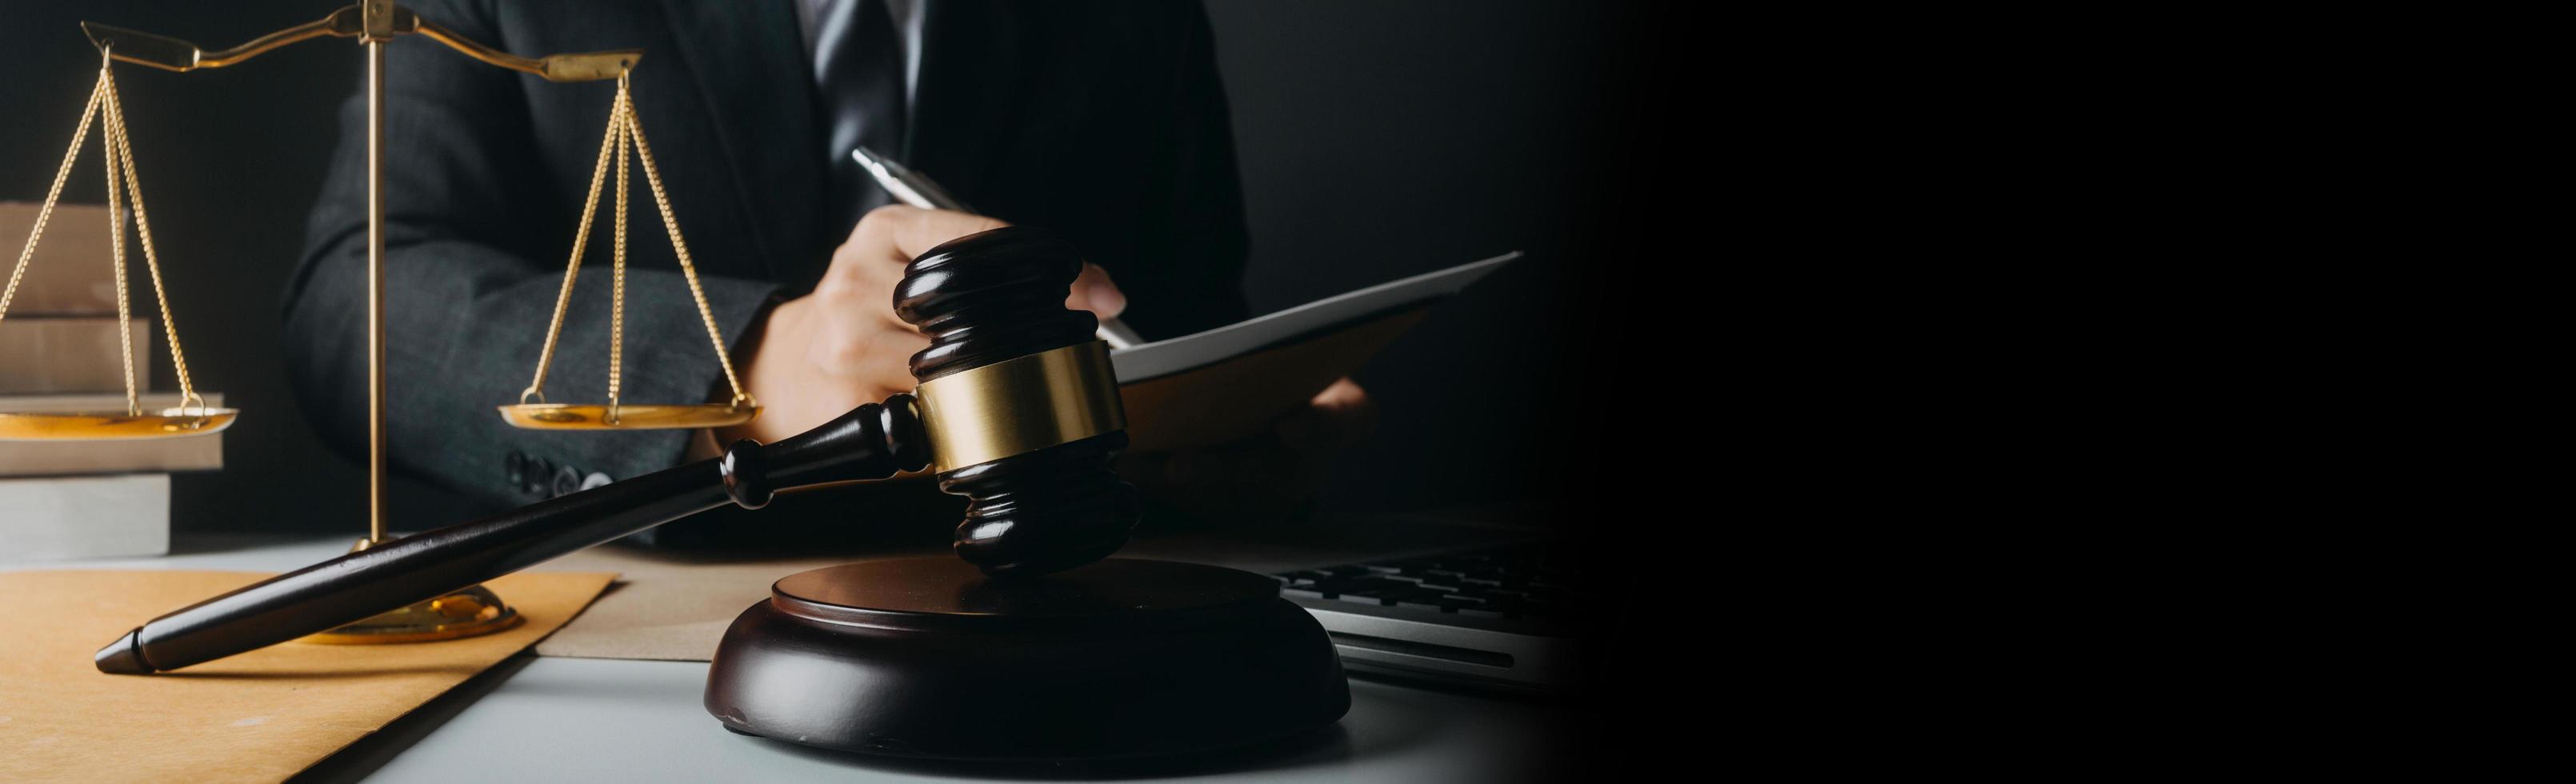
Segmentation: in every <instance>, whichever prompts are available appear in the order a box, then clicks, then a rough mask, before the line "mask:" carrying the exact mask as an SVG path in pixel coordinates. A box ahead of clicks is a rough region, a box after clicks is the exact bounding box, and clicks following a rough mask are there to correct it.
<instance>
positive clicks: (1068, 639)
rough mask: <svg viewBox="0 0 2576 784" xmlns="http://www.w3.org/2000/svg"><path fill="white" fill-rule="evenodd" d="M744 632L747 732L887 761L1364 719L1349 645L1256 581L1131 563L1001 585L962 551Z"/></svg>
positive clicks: (738, 636)
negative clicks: (1340, 647)
mask: <svg viewBox="0 0 2576 784" xmlns="http://www.w3.org/2000/svg"><path fill="white" fill-rule="evenodd" d="M770 592H771V598H770V599H769V600H768V601H765V602H761V603H759V604H755V605H752V606H751V608H750V609H748V610H745V611H743V614H742V616H741V617H739V618H736V619H734V622H733V626H732V628H729V629H726V630H725V636H724V642H723V643H721V644H720V645H719V646H718V648H717V649H716V655H715V660H714V662H713V664H712V665H711V666H710V667H709V669H708V673H707V696H706V706H707V711H708V712H709V713H713V714H715V716H716V718H717V719H718V720H720V721H722V722H723V723H724V725H725V726H726V727H727V728H728V729H732V730H734V731H737V732H743V733H747V734H752V735H761V736H766V737H770V738H776V739H778V740H784V741H792V742H796V743H803V744H807V745H812V746H822V747H826V748H834V749H844V750H848V751H857V752H865V753H869V754H885V755H899V756H907V757H938V758H954V759H1017V760H1060V759H1107V758H1119V757H1143V756H1158V755H1167V754H1179V753H1187V752H1198V751H1208V750H1216V749H1225V748H1231V747H1237V746H1245V745H1250V744H1254V743H1259V742H1262V741H1267V740H1272V739H1276V738H1282V737H1286V736H1289V735H1292V734H1296V733H1300V732H1305V731H1310V730H1315V729H1318V728H1321V727H1325V726H1328V725H1331V724H1332V723H1333V722H1335V721H1339V720H1340V719H1341V717H1342V714H1343V713H1344V712H1345V711H1347V710H1349V709H1350V704H1351V699H1350V688H1349V685H1348V684H1347V683H1346V682H1345V681H1344V680H1343V676H1342V667H1341V662H1340V659H1339V658H1338V657H1337V656H1336V655H1335V654H1334V652H1333V644H1332V641H1331V640H1330V639H1329V638H1327V637H1326V636H1325V635H1324V629H1323V627H1322V626H1320V625H1318V624H1317V623H1316V622H1315V620H1314V618H1313V617H1312V616H1309V615H1307V614H1306V612H1305V611H1304V610H1301V609H1298V607H1297V606H1296V605H1294V604H1291V603H1289V602H1288V601H1287V600H1285V599H1281V598H1279V588H1278V583H1277V582H1275V581H1273V580H1271V579H1270V578H1267V577H1263V576H1261V575H1257V574H1252V573H1250V572H1242V571H1237V570H1233V569H1225V568H1220V567H1214V566H1203V565H1198V564H1186V563H1177V562H1171V561H1145V560H1135V559H1126V558H1113V559H1109V560H1105V561H1100V562H1098V563H1093V564H1090V565H1087V566H1082V567H1079V568H1075V569H1069V570H1066V571H1062V572H1057V573H1054V574H1047V575H1040V576H1035V577H1011V578H998V579H997V578H988V577H986V576H985V575H984V574H983V573H982V572H980V571H978V570H977V569H976V568H975V566H974V565H973V564H969V563H966V562H965V561H962V560H959V559H957V558H954V557H937V558H905V559H894V560H884V561H865V562H860V563H853V564H843V565H840V566H833V567H827V568H823V569H816V570H813V571H809V572H802V573H798V574H794V575H790V576H788V577H787V578H786V579H782V580H779V581H778V583H777V584H776V585H775V586H772V588H771V591H770Z"/></svg>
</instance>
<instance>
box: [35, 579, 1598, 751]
mask: <svg viewBox="0 0 2576 784" xmlns="http://www.w3.org/2000/svg"><path fill="white" fill-rule="evenodd" d="M349 541H351V540H349V539H347V538H345V537H343V538H331V539H294V540H278V539H265V540H263V539H245V538H183V539H181V540H180V541H179V543H178V549H179V550H181V551H182V554H179V555H172V556H168V557H163V558H141V559H111V560H90V561H62V562H54V563H39V564H27V563H18V564H0V571H6V570H21V569H231V570H245V571H287V570H292V569H295V568H299V567H302V566H305V565H308V564H311V563H314V562H316V561H321V560H324V559H328V558H331V557H333V556H337V555H340V554H341V553H344V552H346V551H347V548H348V542H349ZM539 568H540V569H542V568H543V567H539ZM135 620H136V621H138V622H140V621H142V620H144V619H140V618H138V619H135ZM706 671H707V665H706V664H705V663H703V662H661V661H628V660H616V659H568V658H555V657H537V656H533V655H521V656H519V657H516V658H512V659H510V660H508V661H505V662H503V663H502V664H501V665H499V666H497V667H495V668H494V669H493V670H492V671H490V672H487V673H484V674H483V675H482V676H478V677H476V678H475V679H473V680H471V681H468V682H466V683H465V684H464V685H462V686H459V687H457V689H456V690H454V691H451V692H450V693H448V694H447V695H446V696H443V697H441V698H439V699H437V700H435V701H432V702H431V703H430V704H428V705H426V706H424V707H422V708H421V709H420V710H418V711H414V712H413V713H412V714H411V715H410V716H406V717H404V718H403V719H401V720H399V721H396V722H395V723H394V724H393V725H390V726H388V727H386V728H385V730H384V731H382V732H379V733H377V734H376V735H374V736H370V737H369V738H368V739H367V740H364V741H361V742H359V743H358V744H357V745H354V746H351V747H350V748H348V749H346V750H343V751H341V752H340V753H339V754H336V755H333V756H332V757H331V758H330V759H328V760H325V761H324V762H323V763H322V764H321V765H318V766H316V767H315V768H313V769H312V770H310V771H307V773H306V778H312V779H317V780H325V781H330V780H354V779H361V778H363V779H366V780H369V781H392V782H405V781H422V782H449V781H457V780H472V781H489V782H512V781H545V782H562V781H761V782H769V781H821V780H831V781H957V780H987V779H1056V780H1062V779H1082V780H1103V779H1113V780H1114V779H1125V778H1155V779H1163V780H1171V779H1174V778H1199V779H1205V780H1215V781H1234V782H1292V781H1298V782H1302V781H1334V782H1380V781H1383V782H1504V781H1534V780H1543V779H1554V778H1557V777H1558V776H1557V775H1555V774H1557V773H1559V772H1561V771H1562V766H1563V765H1565V764H1568V763H1573V762H1575V761H1576V757H1577V756H1578V755H1580V754H1582V753H1583V752H1584V751H1585V750H1584V749H1581V748H1577V747H1576V746H1577V744H1579V743H1580V742H1581V741H1580V740H1579V739H1580V738H1582V737H1583V732H1582V730H1581V728H1582V727H1583V726H1584V725H1585V724H1587V723H1589V722H1593V721H1596V720H1597V719H1598V718H1599V717H1598V716H1597V715H1596V714H1592V712H1590V711H1584V710H1579V709H1576V708H1573V707H1569V706H1566V705H1562V704H1549V703H1543V702H1533V701H1528V700H1522V699H1515V698H1504V697H1489V696H1482V695H1473V694H1465V693H1453V692H1447V691H1438V690H1431V689H1424V688H1418V687H1415V686H1410V685H1402V684H1398V683H1394V682H1389V681H1378V680H1370V679H1365V678H1353V679H1351V712H1350V713H1349V714H1348V715H1346V716H1343V717H1342V721H1341V723H1340V725H1339V726H1337V727H1334V728H1331V729H1327V730H1325V731H1323V732H1322V733H1319V734H1317V735H1316V736H1314V737H1309V738H1304V739H1300V740H1299V741H1297V742H1294V743H1289V744H1284V745H1281V746H1278V747H1275V748H1268V749H1261V750H1256V751H1252V752H1245V753H1238V754H1232V755H1227V756H1225V757H1222V758H1215V759H1201V760H1188V761H1181V762H1162V763H1152V764H1148V765H1142V766H1140V765H1132V764H1131V765H1124V766H1116V765H1112V766H1089V765H1010V766H995V765H990V764H959V763H927V762H918V761H903V760H891V759H885V758H876V757H865V756H860V755H852V754H843V753H838V752H832V751H826V750H822V749H813V748H808V747H805V746H798V745H795V744H791V743H784V742H780V741H774V740H769V739H766V738H754V737H748V736H743V735H736V734H733V733H731V732H726V731H725V730H724V729H723V728H722V727H721V726H719V725H718V724H717V723H716V721H715V719H714V718H712V717H709V716H708V715H707V713H706V709H705V708H703V707H700V705H699V703H698V701H699V697H700V692H701V690H702V689H703V688H704V686H705V682H706Z"/></svg>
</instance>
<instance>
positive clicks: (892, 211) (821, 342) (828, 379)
mask: <svg viewBox="0 0 2576 784" xmlns="http://www.w3.org/2000/svg"><path fill="white" fill-rule="evenodd" d="M1005 225H1008V224H1005V223H1003V222H1001V221H998V220H994V219H992V218H987V217H984V216H981V215H968V214H966V213H962V212H949V211H946V210H924V209H917V208H913V207H905V206H901V205H892V206H886V207H879V208H877V209H876V210H874V211H871V212H869V213H868V214H867V217H865V218H862V219H860V220H859V225H858V227H857V228H854V229H852V230H851V231H850V238H849V239H848V240H846V241H844V242H842V243H841V247H840V248H839V249H838V250H834V251H833V252H832V266H831V268H830V270H828V271H826V272H824V273H823V279H822V281H821V282H819V283H817V284H815V286H814V292H813V293H811V294H807V295H805V296H802V297H797V298H795V299H791V300H788V301H786V302H781V303H779V304H778V306H777V307H775V308H772V309H770V311H769V320H768V322H766V326H764V327H763V329H762V334H761V337H760V340H759V344H758V345H757V346H754V347H753V348H752V350H751V351H749V352H748V354H749V356H748V357H746V358H745V359H744V360H743V366H742V372H743V376H744V378H743V384H744V386H745V387H747V388H748V389H749V391H750V392H751V395H752V396H753V397H755V398H759V400H760V405H761V406H762V411H761V413H760V418H759V419H754V420H752V421H750V422H747V423H744V424H742V425H739V426H736V427H731V428H726V429H724V430H722V431H719V432H717V433H716V440H717V442H718V443H731V442H733V441H734V440H736V439H742V438H751V439H757V440H759V441H760V442H762V443H769V442H773V441H777V440H778V439H781V438H785V437H788V436H792V435H795V434H797V433H802V432H805V431H806V430H808V429H811V428H813V427H814V426H816V425H820V424H823V423H824V422H828V421H831V419H832V418H833V417H837V416H840V415H842V414H845V413H848V412H849V410H850V409H852V408H856V407H858V406H859V404H861V403H874V402H879V401H882V400H885V399H886V398H887V397H888V396H891V395H893V394H894V393H897V392H908V391H911V390H912V388H913V385H914V382H913V378H912V370H911V368H910V364H909V363H910V361H911V359H912V355H913V353H914V352H917V351H920V350H922V349H923V348H927V347H929V345H930V338H928V337H926V336H924V335H922V334H921V331H920V330H917V329H914V328H913V326H912V325H911V324H906V323H904V321H903V319H901V318H898V317H896V316H895V314H894V287H895V284H897V283H899V282H901V281H902V280H903V267H904V265H905V264H909V263H911V262H912V259H913V257H914V256H919V255H921V254H922V253H924V252H927V251H929V250H930V249H931V248H935V247H938V246H939V245H940V244H941V243H944V242H947V241H949V240H953V239H956V238H958V237H963V236H966V235H968V234H973V233H976V232H979V231H985V230H987V229H997V228H1001V227H1003V226H1005ZM1064 304H1065V307H1068V308H1073V309H1076V310H1089V311H1092V312H1093V313H1095V314H1098V315H1099V316H1100V317H1101V318H1111V317H1114V316H1117V315H1118V313H1119V312H1120V311H1123V310H1126V308H1127V297H1126V296H1125V295H1123V294H1120V293H1119V292H1118V287H1117V286H1116V285H1115V284H1113V283H1111V282H1110V281H1109V274H1108V273H1107V272H1104V271H1102V270H1101V269H1100V267H1099V266H1097V265H1091V264H1086V265H1083V270H1082V275H1081V277H1079V278H1076V279H1075V280H1074V283H1073V291H1072V294H1071V295H1070V296H1068V297H1066V298H1065V303H1064Z"/></svg>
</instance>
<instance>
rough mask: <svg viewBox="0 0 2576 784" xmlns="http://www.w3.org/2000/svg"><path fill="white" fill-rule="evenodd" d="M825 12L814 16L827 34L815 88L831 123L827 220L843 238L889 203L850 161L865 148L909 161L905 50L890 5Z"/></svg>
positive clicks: (854, 0) (861, 2)
mask: <svg viewBox="0 0 2576 784" xmlns="http://www.w3.org/2000/svg"><path fill="white" fill-rule="evenodd" d="M822 6H823V7H822V8H821V9H819V11H820V13H817V14H815V18H816V20H817V21H819V22H820V23H821V25H822V28H823V29H822V31H821V32H820V33H818V34H817V35H816V36H815V39H814V83H815V87H816V91H817V92H818V93H819V94H820V96H821V98H822V103H823V106H822V108H823V116H824V117H826V118H828V120H829V121H830V123H831V132H830V133H829V134H827V137H828V139H829V143H830V144H831V147H830V148H829V149H827V150H825V154H826V155H828V156H829V157H830V165H831V171H832V176H831V187H832V192H831V194H830V201H829V202H828V206H827V209H829V210H830V212H828V213H827V214H826V218H827V219H828V220H829V221H832V222H833V223H831V225H833V226H835V227H836V228H837V232H838V233H837V234H835V235H834V236H835V238H837V237H839V236H841V235H845V234H847V233H848V232H849V229H850V227H851V226H853V225H856V224H857V223H858V221H859V216H861V215H865V214H867V211H868V210H871V209H874V208H876V207H878V206H880V205H883V204H885V203H886V202H887V201H888V200H889V199H890V197H888V196H887V195H886V192H885V189H884V188H880V187H877V184H876V181H875V180H874V179H873V178H870V177H869V176H868V173H867V170H866V169H864V168H861V167H860V166H859V164H858V162H857V161H854V160H851V159H850V150H852V149H856V148H857V147H858V146H859V145H867V148H868V149H870V150H875V151H876V152H877V154H879V155H884V156H887V157H891V158H894V159H896V160H898V161H899V160H902V159H903V157H904V150H903V126H904V95H903V92H904V90H903V51H902V49H901V44H900V43H899V42H898V41H899V40H900V37H899V36H897V35H896V34H895V29H894V17H893V16H892V15H890V14H888V13H887V12H886V6H885V2H884V0H824V2H823V4H822Z"/></svg>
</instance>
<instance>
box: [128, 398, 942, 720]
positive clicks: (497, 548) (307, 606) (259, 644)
mask: <svg viewBox="0 0 2576 784" xmlns="http://www.w3.org/2000/svg"><path fill="white" fill-rule="evenodd" d="M896 398H897V399H896V400H891V401H888V405H884V406H881V405H878V404H875V403H870V404H867V405H864V406H860V407H858V408H857V409H856V410H853V411H851V412H850V413H848V414H844V415H842V416H841V417H840V418H838V419H835V420H833V421H832V422H830V423H827V424H825V425H823V426H822V427H818V428H815V429H813V430H810V431H807V432H805V433H803V434H800V435H798V436H796V437H794V438H790V439H786V440H784V441H781V442H779V443H777V444H773V445H769V446H761V445H758V444H754V443H752V442H749V441H744V442H741V443H738V444H735V445H734V446H733V447H732V448H731V449H730V450H728V452H727V453H726V454H725V456H723V457H717V458H711V459H708V460H702V461H699V462H696V463H690V464H688V465H683V466H680V467H677V468H672V469H667V470H663V471H659V472H655V473H651V474H646V475H643V476H639V477H635V478H632V479H628V480H625V481H622V482H614V483H611V484H607V485H603V486H600V487H596V488H592V489H589V490H584V491H581V492H578V493H573V494H571V495H566V496H562V497H559V498H555V499H553V500H549V501H542V502H539V503H536V504H532V505H529V506H524V507H520V508H518V509H514V510H511V511H508V512H504V513H501V514H498V515H494V516H492V517H486V518H483V519H481V520H475V521H473V522H468V523H460V524H457V525H452V526H448V527H446V528H440V529H437V530H432V531H424V532H421V533H418V534H413V535H411V536H406V537H403V538H401V539H396V540H393V541H391V542H387V543H385V544H381V545H377V546H374V547H370V548H367V549H365V550H362V551H359V552H354V553H350V554H348V555H344V556H340V557H338V558H333V559H331V560H328V561H324V562H321V563H318V564H314V565H312V566H308V567H305V568H302V569H298V570H296V571H293V572H289V573H287V574H283V575H279V576H276V577H272V578H269V579H267V580H262V581H260V582H258V583H254V584H251V585H249V586H246V587H243V588H242V589H240V590H236V591H233V592H232V593H227V594H224V595H222V596H217V597H215V598H212V599H207V600H205V601H202V602H198V603H196V604H193V605H189V606H187V607H185V608H182V609H180V610H178V611H176V612H172V613H170V614H168V615H163V616H161V617H159V618H154V619H152V620H150V621H147V622H145V623H144V624H143V625H142V626H138V627H135V628H134V631H131V632H127V633H126V634H125V636H124V637H122V638H120V639H118V640H117V641H116V642H114V643H110V644H109V645H108V646H107V647H106V648H102V649H99V652H98V654H97V657H96V660H97V663H98V669H99V670H100V671H101V672H107V673H114V674H119V675H140V674H145V673H152V672H162V671H167V670H175V669H179V668H181V667H186V666H189V665H192V664H199V663H203V662H208V661H213V660H215V659H220V658H223V657H226V656H231V655H233V654H236V653H241V652H244V651H249V650H253V649H256V648H264V647H267V646H270V645H275V644H277V643H281V642H286V641H288V640H293V639H296V638H299V637H303V636H305V635H309V634H314V633H318V632H324V631H329V630H331V629H336V628H339V627H341V626H345V625H348V624H350V623H354V622H356V621H359V620H363V619H365V618H367V617H370V616H373V615H375V614H377V613H380V612H384V611H387V610H391V609H394V608H397V607H402V606H404V605H408V604H412V603H415V602H420V601H425V600H428V599H431V598H435V597H437V596H440V595H442V594H445V593H447V592H449V591H454V590H457V589H460V588H464V587H466V586H470V585H474V584H476V583H480V582H483V581H485V580H490V579H492V578H495V577H499V576H502V575H505V574H509V573H511V572H515V571H518V570H520V569H525V568H527V567H530V566H535V565H537V564H539V563H543V562H545V561H547V560H549V559H552V558H554V557H556V556H560V555H563V554H566V553H570V552H572V551H575V550H579V549H582V548H585V547H590V546H592V545H597V544H601V543H604V542H607V541H609V540H612V539H616V538H618V537H621V536H626V535H628V534H632V533H635V532H638V531H642V530H645V529H648V528H652V527H653V526H657V525H661V524H663V523H667V522H670V521H672V520H677V519H680V518H682V517H687V516H689V515H692V514H696V513H698V512H703V511H706V510H709V509H714V508H716V507H719V506H723V505H725V504H726V503H727V502H728V501H738V502H741V503H742V504H743V505H744V506H752V507H757V506H759V505H761V504H763V503H766V502H767V501H768V500H769V494H770V493H771V492H773V491H774V490H780V489H786V488H788V487H798V486H804V485H809V484H820V483H825V482H833V481H847V480H850V479H869V478H884V477H887V476H892V475H894V473H895V472H896V471H897V470H911V469H918V468H920V467H921V465H922V463H924V462H926V457H925V455H924V452H925V450H923V449H920V448H919V446H918V444H919V442H918V434H919V432H920V425H919V422H918V420H917V419H914V418H913V412H912V405H911V398H910V397H909V396H907V395H897V396H896ZM889 429H891V430H892V431H893V435H894V437H893V438H892V439H891V440H890V439H889V437H888V435H889V433H888V431H889Z"/></svg>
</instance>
